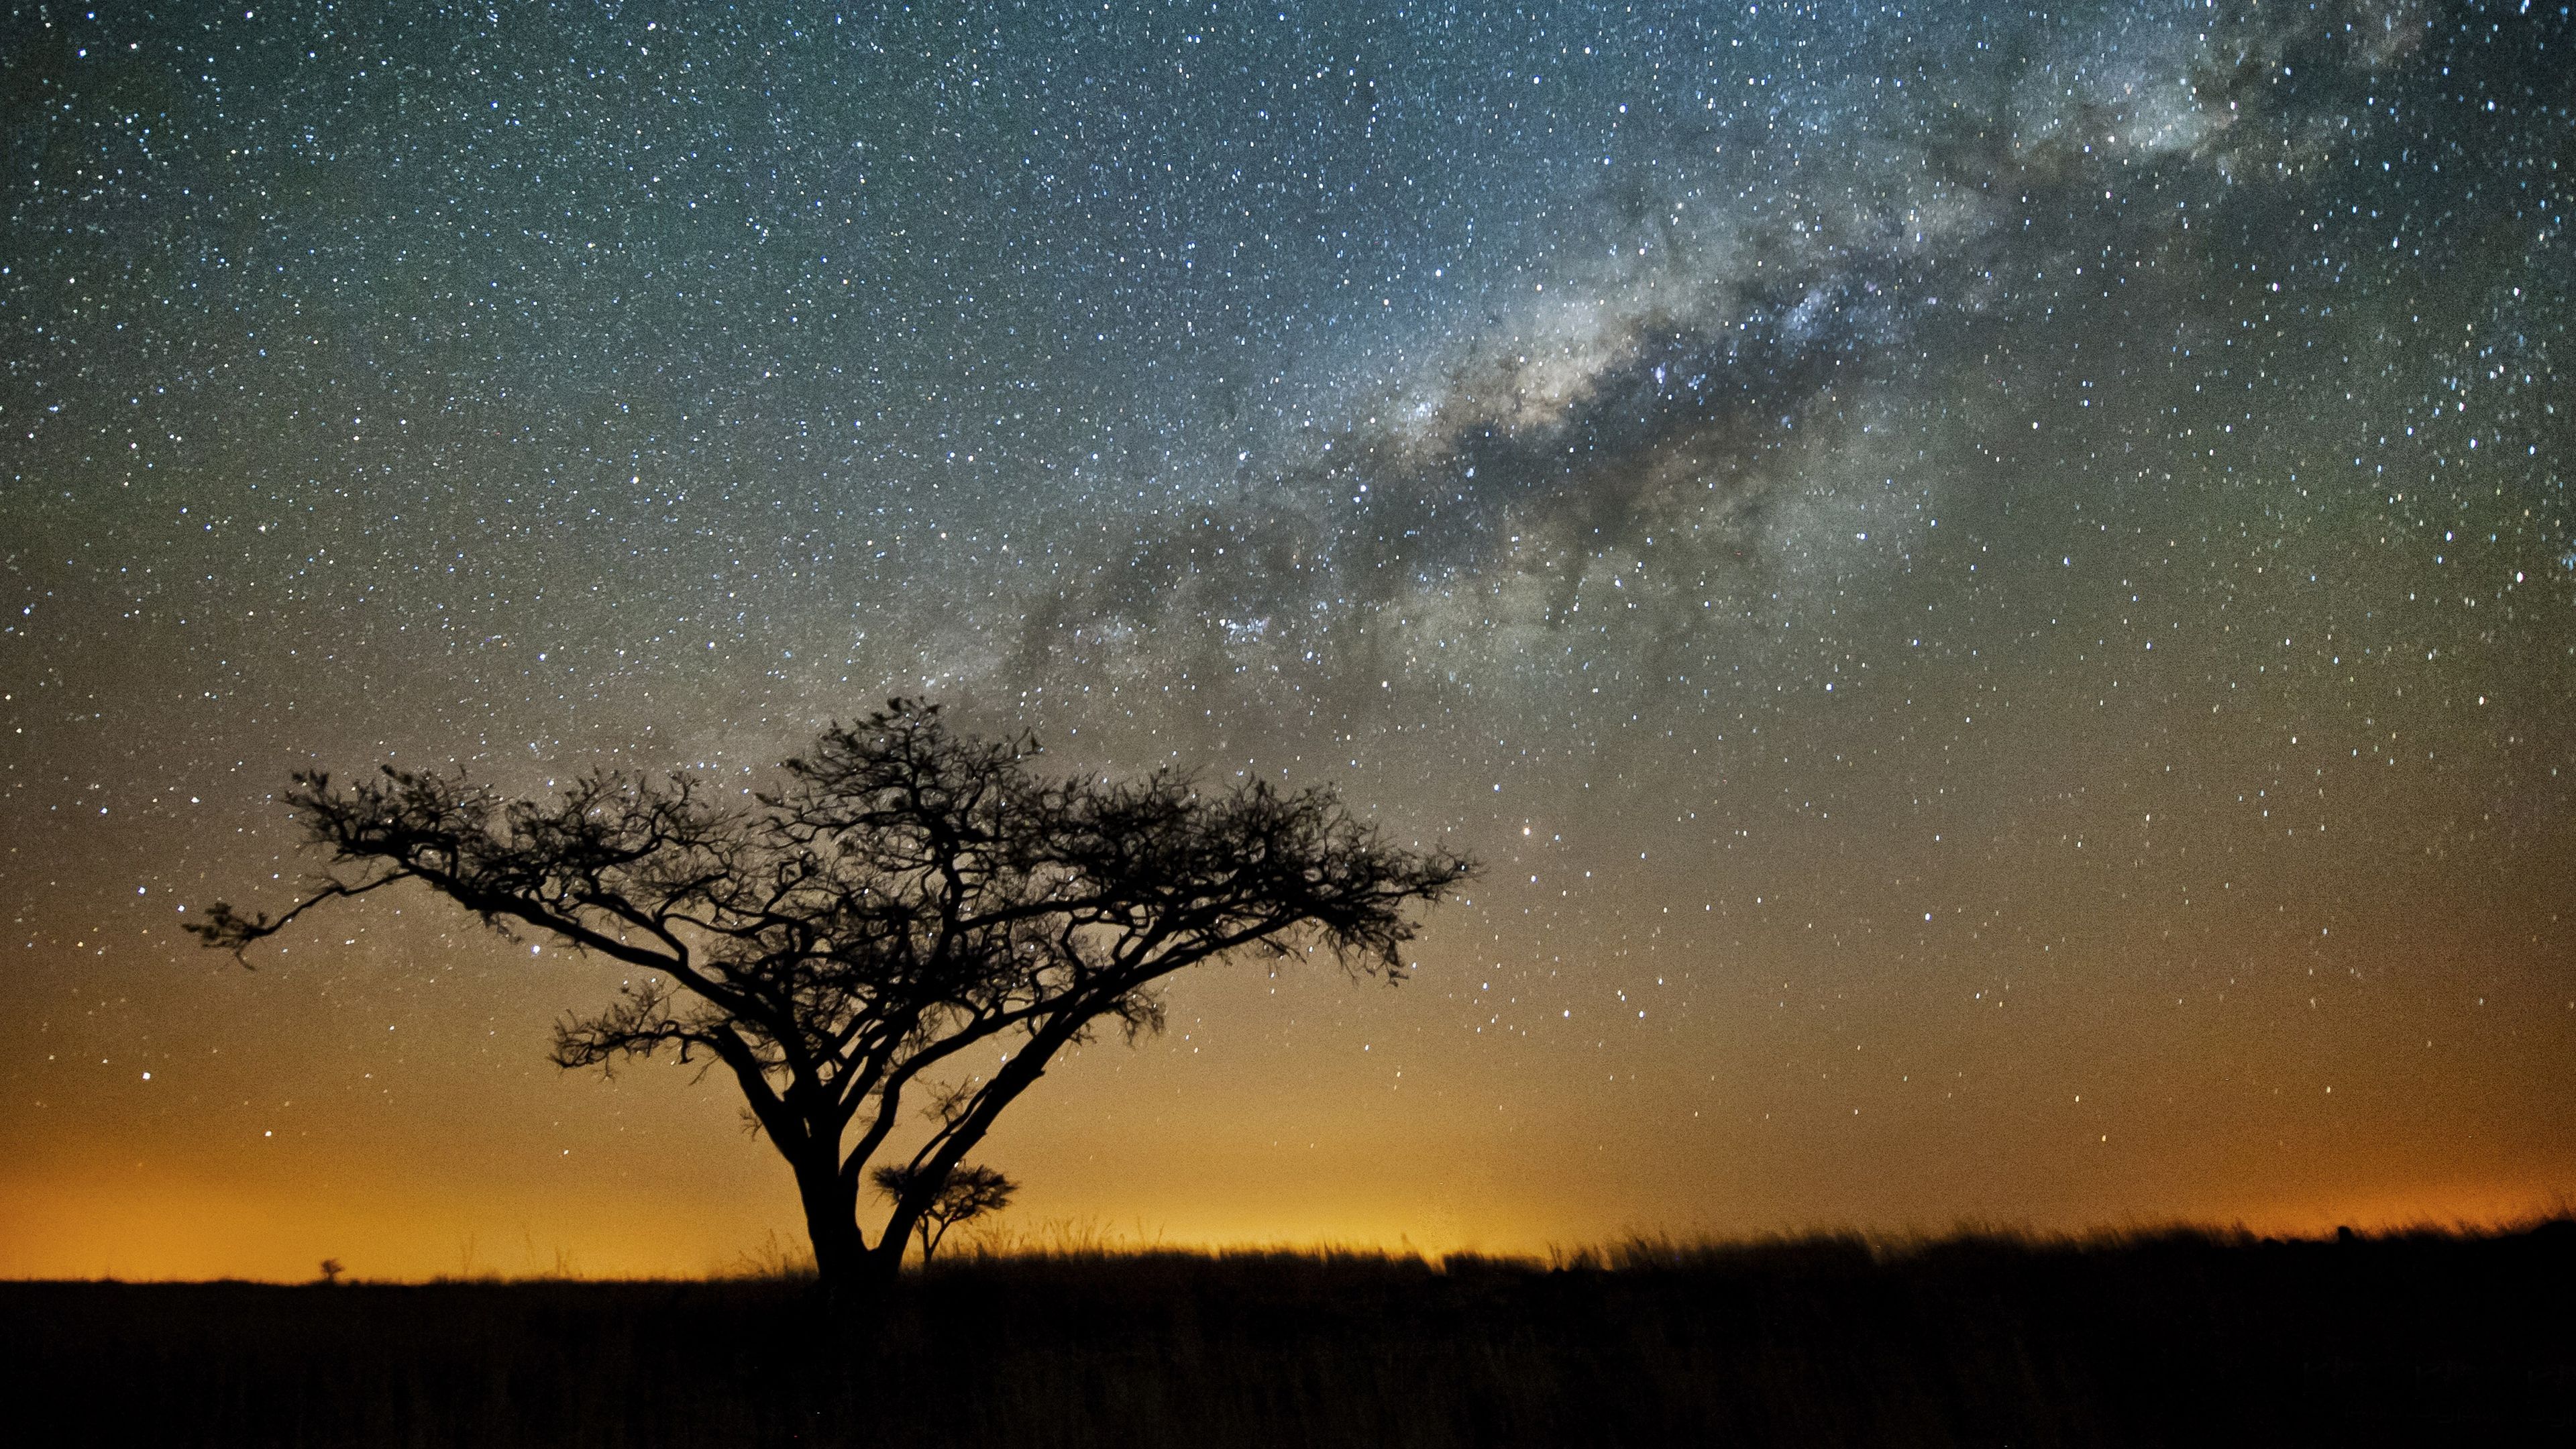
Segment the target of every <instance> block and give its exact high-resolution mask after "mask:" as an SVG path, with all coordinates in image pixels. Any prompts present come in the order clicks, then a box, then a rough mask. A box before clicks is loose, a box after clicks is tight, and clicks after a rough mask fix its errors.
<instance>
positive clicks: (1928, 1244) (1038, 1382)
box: [0, 1219, 2576, 1449]
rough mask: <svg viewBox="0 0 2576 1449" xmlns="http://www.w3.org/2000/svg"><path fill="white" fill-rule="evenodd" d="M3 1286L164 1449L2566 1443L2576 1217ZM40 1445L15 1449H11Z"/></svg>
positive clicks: (787, 1260)
mask: <svg viewBox="0 0 2576 1449" xmlns="http://www.w3.org/2000/svg"><path fill="white" fill-rule="evenodd" d="M747 1267H751V1268H757V1269H759V1270H761V1271H758V1272H754V1273H748V1274H747V1275H746V1276H737V1277H733V1278H727V1279H710V1280H704V1281H694V1282H573V1281H563V1280H542V1281H528V1282H518V1283H492V1282H444V1283H430V1284H419V1285H385V1284H368V1283H355V1284H349V1283H344V1284H342V1285H341V1286H339V1287H336V1288H335V1287H327V1286H321V1285H308V1286H292V1287H290V1286H275V1285H265V1284H248V1283H204V1284H119V1283H24V1282H22V1283H5V1284H0V1349H5V1352H0V1403H6V1404H8V1405H10V1406H11V1407H10V1417H11V1418H12V1420H13V1421H14V1422H16V1423H18V1424H20V1425H22V1426H24V1425H31V1424H42V1425H46V1426H48V1427H49V1429H50V1430H51V1432H52V1435H53V1437H54V1438H55V1439H59V1440H62V1441H64V1442H90V1443H119V1442H129V1443H143V1442H149V1443H152V1444H155V1445H196V1444H207V1445H230V1444H261V1445H278V1446H302V1445H316V1446H319V1445H377V1444H430V1445H446V1444H455V1445H477V1446H508V1445H522V1444H525V1445H548V1446H602V1449H609V1446H629V1445H638V1446H641V1445H653V1446H666V1445H668V1446H678V1445H691V1446H694V1445H767V1444H779V1445H785V1444H823V1445H901V1446H907V1449H911V1446H919V1449H936V1446H948V1445H1011V1446H1051V1445H1065V1446H1071V1445H1120V1446H1129V1445H1133V1446H1163V1445H1173V1446H1181V1445H1187V1446H1232V1445H1246V1446H1255V1445H1258V1446H1267V1445H1282V1446H1285V1445H1300V1446H1302V1445H1394V1446H1420V1449H1435V1446H1449V1445H1462V1446H1463V1445H1476V1446H1488V1445H1533V1446H1536V1445H1546V1446H1558V1445H1658V1446H1664V1445H1697V1444H1744V1445H1783V1446H1804V1445H1855V1446H1858V1445H1869V1446H1893V1445H2001V1444H2011V1445H2029V1446H2044V1445H2131V1444H2135V1445H2162V1444H2264V1445H2292V1444H2320V1445H2322V1444H2334V1445H2352V1444H2454V1443H2455V1444H2471V1443H2475V1444H2512V1443H2576V1313H2571V1311H2570V1304H2571V1302H2576V1294H2571V1292H2570V1290H2571V1289H2576V1221H2570V1220H2567V1219H2556V1220H2551V1221H2547V1222H2543V1223H2541V1224H2539V1225H2537V1226H2534V1227H2531V1228H2527V1229H2519V1230H2513V1231H2494V1232H2447V1231H2432V1230H2426V1231H2418V1232H2408V1233H2400V1234H2391V1235H2378V1236H2362V1237H2357V1238H2352V1239H2348V1240H2344V1241H2336V1240H2332V1239H2328V1240H2325V1241H2297V1240H2293V1241H2275V1240H2267V1239H2256V1238H2253V1237H2251V1236H2248V1235H2244V1234H2229V1233H2209V1232H2199V1231H2190V1230H2162V1231H2156V1232H2147V1233H2136V1234H2129V1235H2121V1236H2103V1237H2095V1238H2088V1239H2080V1240H2069V1239H2039V1238H2030V1237H2025V1236H2018V1235H2012V1234H2001V1233H1993V1234H1983V1233H1981V1234H1967V1235H1961V1236H1954V1237H1949V1238H1942V1239H1933V1240H1915V1241H1902V1242H1891V1241H1877V1240H1870V1239H1865V1238H1861V1237H1857V1236H1819V1237H1807V1238H1794V1239H1780V1240H1770V1241H1757V1242H1735V1243H1727V1242H1699V1241H1675V1240H1670V1239H1663V1238H1650V1237H1639V1238H1631V1239H1629V1240H1626V1241H1624V1242H1620V1243H1616V1244H1613V1245H1610V1246H1609V1247H1606V1248H1603V1249H1597V1250H1584V1251H1574V1252H1566V1253H1560V1254H1557V1255H1555V1259H1554V1261H1552V1262H1550V1261H1538V1260H1527V1259H1513V1258H1493V1257H1479V1256H1473V1255H1465V1254H1461V1255H1453V1256H1451V1257H1448V1258H1445V1259H1442V1260H1439V1261H1437V1262H1433V1261H1426V1260H1424V1259H1421V1258H1416V1257H1409V1256H1391V1255H1386V1254H1379V1253H1367V1252H1337V1251H1322V1252H1284V1251H1283V1252H1255V1253H1219V1254H1205V1253H1186V1252H1171V1251H1146V1252H1119V1251H1114V1250H1109V1249H1104V1248H1088V1249H1085V1248H1076V1249H1070V1250H1059V1251H1054V1252H1018V1253H992V1252H985V1253H982V1254H980V1255H978V1254H972V1253H969V1254H964V1255H961V1256H960V1257H959V1258H958V1259H957V1260H955V1261H953V1262H947V1261H943V1262H942V1263H940V1264H939V1265H938V1266H937V1267H935V1268H933V1269H931V1270H928V1271H925V1272H916V1273H912V1274H908V1275H906V1277H905V1279H904V1280H903V1281H902V1283H901V1284H900V1285H899V1286H898V1287H897V1289H896V1290H895V1291H894V1293H893V1295H892V1297H891V1298H890V1299H889V1300H888V1301H887V1302H886V1304H885V1310H884V1313H883V1314H882V1316H881V1317H880V1319H879V1320H878V1321H876V1322H874V1323H872V1324H870V1325H868V1326H866V1327H864V1328H856V1329H851V1328H842V1327H837V1326H835V1325H833V1324H831V1323H829V1322H828V1321H825V1320H824V1319H822V1317H821V1316H820V1314H819V1311H818V1303H817V1299H816V1297H815V1295H814V1293H813V1291H812V1288H811V1284H810V1281H809V1280H806V1279H804V1278H801V1277H800V1276H799V1275H798V1274H797V1273H796V1272H795V1263H794V1259H793V1257H792V1255H789V1254H784V1253H779V1252H777V1251H775V1249H774V1245H773V1248H772V1250H771V1251H770V1252H769V1253H768V1254H767V1256H766V1257H765V1259H764V1260H763V1261H761V1262H760V1263H758V1264H751V1265H747ZM30 1442H34V1441H30Z"/></svg>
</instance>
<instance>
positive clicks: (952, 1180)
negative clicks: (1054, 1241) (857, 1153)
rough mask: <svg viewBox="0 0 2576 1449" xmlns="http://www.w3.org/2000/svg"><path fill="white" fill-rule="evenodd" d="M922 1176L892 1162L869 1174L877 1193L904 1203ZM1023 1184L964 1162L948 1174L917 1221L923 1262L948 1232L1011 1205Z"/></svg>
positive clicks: (988, 1168) (915, 1220)
mask: <svg viewBox="0 0 2576 1449" xmlns="http://www.w3.org/2000/svg"><path fill="white" fill-rule="evenodd" d="M920 1176H921V1174H920V1173H919V1172H917V1171H915V1170H914V1169H912V1168H910V1167H907V1166H905V1165H904V1164H902V1163H899V1162H889V1163H887V1164H886V1165H884V1166H883V1167H880V1168H878V1169H877V1170H876V1171H874V1172H872V1173H870V1174H868V1180H869V1181H871V1182H874V1183H875V1184H876V1185H877V1191H878V1192H879V1193H880V1194H882V1195H883V1196H884V1197H885V1198H886V1199H887V1200H888V1201H890V1202H900V1201H901V1200H902V1199H903V1196H904V1194H906V1193H909V1192H911V1191H912V1190H913V1188H914V1184H915V1183H916V1181H917V1180H918V1179H919V1178H920ZM1019 1190H1020V1185H1019V1184H1018V1183H1016V1182H1013V1181H1011V1180H1010V1179H1009V1178H1008V1177H1005V1176H1003V1175H1002V1174H1001V1173H1000V1172H998V1171H996V1170H995V1169H993V1168H990V1167H978V1166H976V1165H975V1164H973V1163H960V1164H958V1167H957V1170H956V1171H955V1172H952V1173H950V1174H948V1180H947V1181H946V1182H943V1183H941V1184H940V1185H939V1186H938V1187H937V1188H935V1189H933V1190H932V1192H931V1194H930V1201H929V1203H928V1205H926V1206H925V1207H923V1208H922V1210H921V1216H920V1217H919V1218H916V1219H914V1221H913V1224H912V1231H913V1234H914V1235H915V1236H916V1237H919V1238H920V1239H921V1261H923V1262H924V1263H927V1262H929V1261H930V1258H931V1255H932V1254H934V1253H936V1252H938V1251H939V1245H940V1243H941V1242H942V1241H943V1240H945V1239H946V1238H947V1236H948V1230H949V1229H950V1228H953V1227H955V1226H957V1225H958V1224H959V1223H963V1222H970V1221H972V1220H974V1219H976V1218H980V1217H982V1216H984V1215H985V1214H986V1213H997V1212H1000V1211H1001V1210H1002V1209H1004V1208H1006V1207H1009V1206H1010V1205H1011V1194H1013V1193H1015V1192H1018V1191H1019Z"/></svg>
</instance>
